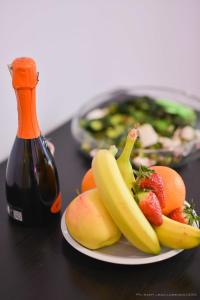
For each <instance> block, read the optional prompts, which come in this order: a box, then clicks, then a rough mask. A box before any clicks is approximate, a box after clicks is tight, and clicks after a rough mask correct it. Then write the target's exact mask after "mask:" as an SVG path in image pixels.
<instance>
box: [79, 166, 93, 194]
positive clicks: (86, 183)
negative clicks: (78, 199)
mask: <svg viewBox="0 0 200 300" xmlns="http://www.w3.org/2000/svg"><path fill="white" fill-rule="evenodd" d="M95 187H96V184H95V182H94V176H93V173H92V169H89V170H88V171H87V172H86V173H85V175H84V177H83V180H82V184H81V191H82V193H83V192H86V191H88V190H91V189H94V188H95Z"/></svg>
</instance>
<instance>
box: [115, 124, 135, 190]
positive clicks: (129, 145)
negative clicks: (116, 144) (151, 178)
mask: <svg viewBox="0 0 200 300" xmlns="http://www.w3.org/2000/svg"><path fill="white" fill-rule="evenodd" d="M137 136H138V132H137V129H135V128H132V129H131V130H130V131H129V133H128V136H127V138H126V143H125V146H124V149H123V151H122V153H121V155H120V156H119V158H118V159H117V164H118V167H119V169H120V172H121V174H122V177H123V178H124V181H125V183H126V184H127V186H128V188H129V190H131V189H132V187H133V182H134V181H135V178H134V175H133V168H132V165H131V162H130V155H131V152H132V149H133V146H134V143H135V141H136V139H137Z"/></svg>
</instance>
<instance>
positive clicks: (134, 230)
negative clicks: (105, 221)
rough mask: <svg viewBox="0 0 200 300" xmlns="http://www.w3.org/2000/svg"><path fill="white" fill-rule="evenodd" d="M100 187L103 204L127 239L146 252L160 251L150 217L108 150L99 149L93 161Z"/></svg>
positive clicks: (96, 180) (94, 172)
mask: <svg viewBox="0 0 200 300" xmlns="http://www.w3.org/2000/svg"><path fill="white" fill-rule="evenodd" d="M92 172H93V174H94V178H95V182H96V185H97V189H98V191H99V194H100V197H101V199H102V202H103V204H104V205H105V207H106V208H107V210H108V212H109V213H110V215H111V217H112V219H113V220H114V222H115V224H116V225H117V226H118V228H119V229H120V231H121V232H122V233H123V235H124V236H125V237H126V238H127V240H128V241H129V242H130V243H131V244H133V245H134V246H135V247H137V248H138V249H140V250H142V251H143V252H146V253H152V254H159V252H160V245H159V241H158V238H157V235H156V233H155V231H154V229H153V228H152V227H151V225H150V223H149V222H148V221H147V219H146V218H145V216H144V215H143V213H142V212H141V210H140V208H139V207H138V205H137V203H136V201H135V200H134V198H133V196H132V194H131V192H130V190H129V189H128V187H127V185H126V183H125V181H124V179H123V177H122V175H121V173H120V170H119V168H118V165H117V162H116V159H115V158H114V156H113V155H112V154H111V153H110V152H109V151H108V150H99V151H98V152H97V154H96V156H95V157H94V159H93V161H92Z"/></svg>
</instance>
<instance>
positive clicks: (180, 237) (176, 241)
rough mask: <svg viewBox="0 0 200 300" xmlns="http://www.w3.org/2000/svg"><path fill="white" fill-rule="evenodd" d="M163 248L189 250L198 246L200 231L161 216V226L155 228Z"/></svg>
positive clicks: (199, 243)
mask: <svg viewBox="0 0 200 300" xmlns="http://www.w3.org/2000/svg"><path fill="white" fill-rule="evenodd" d="M155 231H156V233H157V236H158V239H159V241H160V243H161V244H162V245H163V246H166V247H169V248H172V249H190V248H194V247H197V246H199V245H200V229H199V228H197V227H193V226H191V225H187V224H182V223H179V222H177V221H174V220H172V219H169V218H168V217H166V216H163V223H162V225H160V226H158V227H155Z"/></svg>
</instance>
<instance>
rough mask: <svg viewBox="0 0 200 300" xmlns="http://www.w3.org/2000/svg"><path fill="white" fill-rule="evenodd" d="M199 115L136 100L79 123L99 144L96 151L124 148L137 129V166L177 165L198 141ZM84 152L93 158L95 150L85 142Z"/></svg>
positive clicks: (170, 104)
mask: <svg viewBox="0 0 200 300" xmlns="http://www.w3.org/2000/svg"><path fill="white" fill-rule="evenodd" d="M196 122H197V113H196V112H195V111H194V110H193V109H191V108H190V107H188V106H186V105H183V104H180V103H176V102H172V101H169V100H163V99H152V98H150V97H147V96H144V97H137V96H133V97H131V98H130V99H127V100H124V101H120V102H119V101H112V102H109V103H107V104H105V105H103V106H102V107H100V108H95V109H93V110H92V111H90V112H89V113H87V114H86V115H85V116H84V117H82V118H81V119H80V126H81V127H82V128H83V129H84V130H85V131H86V132H87V133H88V134H89V135H90V136H91V137H92V138H93V139H95V141H97V145H98V147H97V148H104V147H109V146H110V145H112V144H115V145H116V146H117V147H118V148H119V150H120V149H121V148H122V147H123V144H124V142H125V138H126V135H127V132H128V131H129V130H130V128H132V127H137V128H138V131H139V138H138V140H137V142H136V149H135V151H134V153H133V156H132V161H133V163H134V164H135V165H138V166H139V165H141V164H145V165H151V164H154V163H160V164H163V165H168V164H173V163H176V162H178V160H180V159H181V157H182V156H183V155H184V151H185V147H186V145H188V143H190V144H191V143H193V142H194V141H196V140H197V139H198V138H199V131H198V130H196V129H195V126H196ZM82 150H84V151H85V152H86V153H88V154H89V155H91V156H92V155H93V153H94V152H95V150H96V148H94V145H93V143H91V142H90V141H87V140H85V141H83V143H82Z"/></svg>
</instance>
